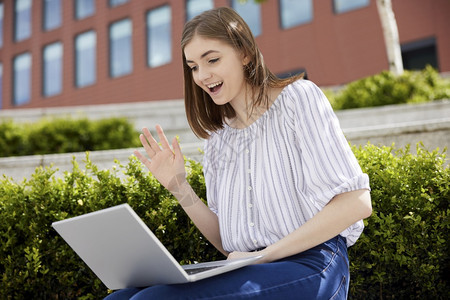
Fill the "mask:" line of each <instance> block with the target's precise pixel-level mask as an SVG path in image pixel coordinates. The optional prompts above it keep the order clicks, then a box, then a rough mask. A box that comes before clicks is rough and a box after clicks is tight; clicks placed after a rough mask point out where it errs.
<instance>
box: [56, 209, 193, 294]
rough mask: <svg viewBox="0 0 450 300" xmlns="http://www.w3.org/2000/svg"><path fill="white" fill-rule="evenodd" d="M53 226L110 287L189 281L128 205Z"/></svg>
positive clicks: (120, 287)
mask: <svg viewBox="0 0 450 300" xmlns="http://www.w3.org/2000/svg"><path fill="white" fill-rule="evenodd" d="M52 226H53V227H54V228H55V230H56V231H57V232H58V233H59V234H60V235H61V236H62V237H63V238H64V240H65V241H66V242H67V243H68V244H69V246H70V247H72V249H73V250H74V251H75V252H76V253H77V254H78V255H79V256H80V257H81V258H82V259H83V260H84V262H85V263H86V264H87V265H88V266H89V267H90V268H91V269H92V271H93V272H94V273H95V274H96V275H97V276H98V277H99V278H100V280H101V281H102V282H103V283H104V284H105V285H106V286H107V287H108V288H109V289H112V290H114V289H122V288H126V287H144V286H149V285H155V284H168V283H183V282H187V281H188V275H187V274H186V273H185V272H184V271H183V269H182V268H181V266H180V265H179V264H178V262H177V261H176V260H175V259H174V258H173V256H172V255H171V254H170V253H169V252H168V251H167V249H166V248H165V247H164V245H162V243H161V242H160V241H159V240H158V239H157V238H156V236H155V235H154V234H153V232H151V231H150V230H149V229H148V227H147V226H146V225H145V224H144V222H143V221H142V220H141V219H140V218H139V216H138V215H137V214H136V213H135V212H134V211H133V209H131V207H130V206H129V205H128V204H122V205H118V206H114V207H111V208H107V209H103V210H100V211H96V212H93V213H88V214H85V215H82V216H78V217H74V218H70V219H67V220H63V221H59V222H55V223H53V224H52ZM149 237H150V238H149Z"/></svg>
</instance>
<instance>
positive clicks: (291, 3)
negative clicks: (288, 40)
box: [280, 0, 313, 29]
mask: <svg viewBox="0 0 450 300" xmlns="http://www.w3.org/2000/svg"><path fill="white" fill-rule="evenodd" d="M280 12H281V26H282V28H284V29H288V28H292V27H295V26H298V25H301V24H305V23H309V22H311V21H312V19H313V4H312V0H280Z"/></svg>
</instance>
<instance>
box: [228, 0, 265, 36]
mask: <svg viewBox="0 0 450 300" xmlns="http://www.w3.org/2000/svg"><path fill="white" fill-rule="evenodd" d="M232 5H233V9H234V10H235V11H236V12H237V13H238V14H239V15H240V16H241V17H242V18H243V19H244V20H245V22H246V23H247V24H248V26H249V27H250V29H251V31H252V33H253V35H254V36H258V35H260V34H261V5H260V4H258V3H255V2H254V1H253V0H252V1H247V2H245V3H243V2H242V1H241V0H233V3H232Z"/></svg>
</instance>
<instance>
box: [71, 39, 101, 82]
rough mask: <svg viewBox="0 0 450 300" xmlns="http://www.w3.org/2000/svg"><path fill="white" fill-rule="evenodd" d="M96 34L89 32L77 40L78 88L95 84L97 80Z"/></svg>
mask: <svg viewBox="0 0 450 300" xmlns="http://www.w3.org/2000/svg"><path fill="white" fill-rule="evenodd" d="M96 38H97V37H96V34H95V32H94V31H89V32H86V33H82V34H80V35H78V36H77V37H76V39H75V61H76V63H75V72H76V76H75V81H76V86H77V87H84V86H88V85H91V84H93V83H95V80H96V57H95V56H96V44H97V41H96Z"/></svg>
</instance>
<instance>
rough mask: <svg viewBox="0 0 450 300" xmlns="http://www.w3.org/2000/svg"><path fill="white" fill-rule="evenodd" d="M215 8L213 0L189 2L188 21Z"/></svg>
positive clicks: (190, 0) (191, 0) (187, 5)
mask: <svg viewBox="0 0 450 300" xmlns="http://www.w3.org/2000/svg"><path fill="white" fill-rule="evenodd" d="M212 8H214V2H213V0H187V2H186V19H187V21H189V20H191V19H192V18H194V17H195V16H196V15H199V14H201V13H202V12H204V11H205V10H209V9H212Z"/></svg>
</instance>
